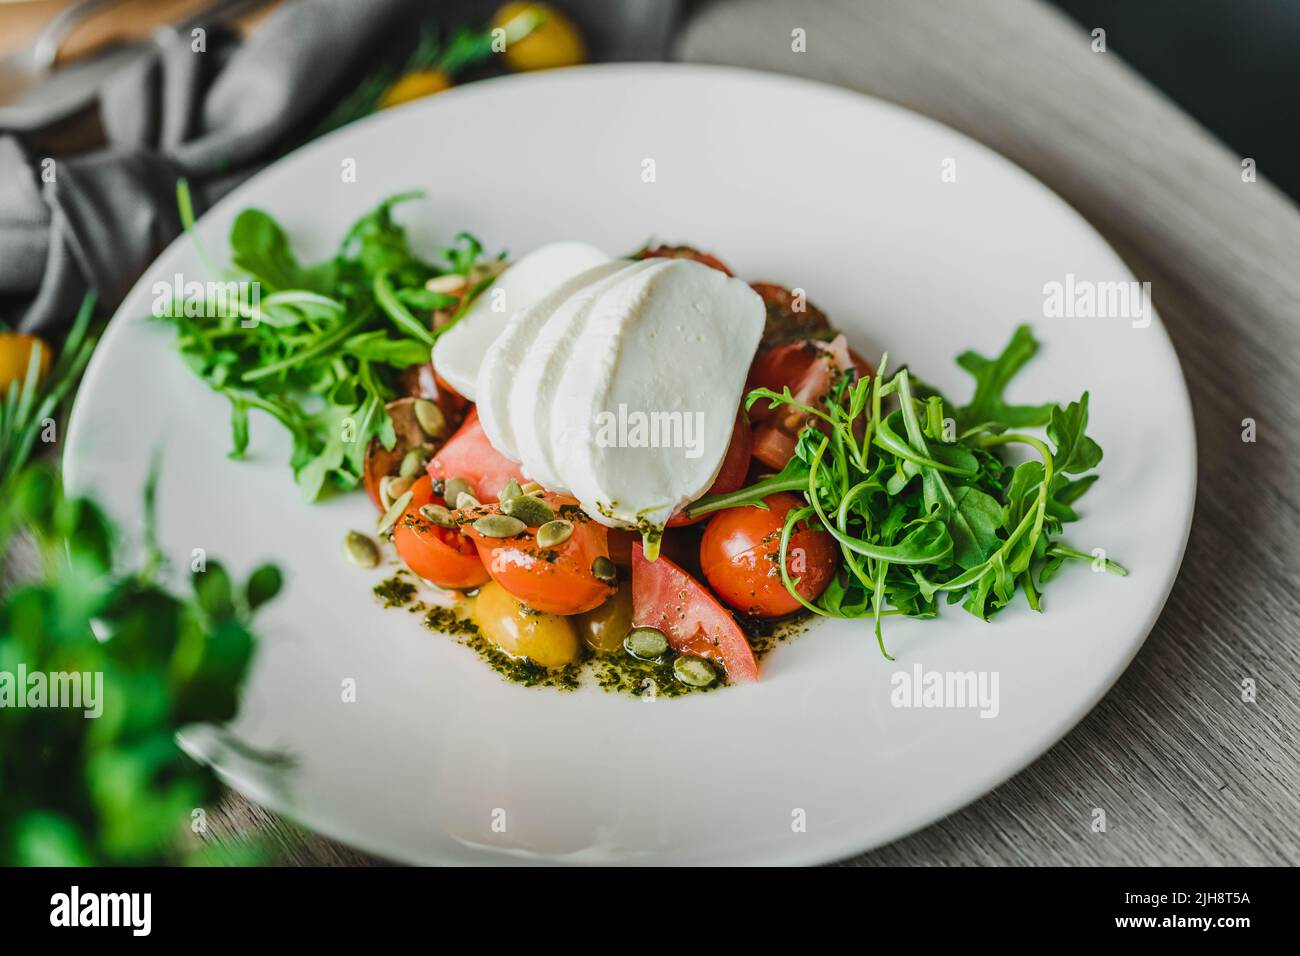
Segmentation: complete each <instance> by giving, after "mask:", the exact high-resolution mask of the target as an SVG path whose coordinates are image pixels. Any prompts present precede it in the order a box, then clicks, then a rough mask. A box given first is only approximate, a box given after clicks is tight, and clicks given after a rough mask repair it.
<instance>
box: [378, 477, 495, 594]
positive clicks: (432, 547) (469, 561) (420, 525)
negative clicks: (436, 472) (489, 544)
mask: <svg viewBox="0 0 1300 956" xmlns="http://www.w3.org/2000/svg"><path fill="white" fill-rule="evenodd" d="M435 500H437V499H435V498H434V495H433V479H432V478H429V477H428V476H427V475H426V476H424V477H423V478H420V479H419V480H418V481H416V482H415V484H413V485H412V486H411V504H410V505H409V506H408V507H407V509H406V511H405V512H404V513H403V514H402V516H401V517H400V518H398V519H397V525H396V526H395V528H394V529H393V543H394V544H395V545H397V554H398V556H399V557H400V558H401V559H402V560H403V561H405V562H406V566H407V567H409V568H410V569H411V570H412V571H414V572H415V573H416V574H418V575H419V576H420V577H422V578H425V579H426V580H429V581H432V582H433V583H434V584H436V585H438V587H442V588H454V589H456V590H459V591H465V590H469V589H470V588H476V587H479V586H480V585H483V584H486V583H487V582H488V581H489V580H490V578H489V575H488V572H487V569H486V568H484V567H483V562H482V561H481V560H479V556H478V551H477V549H475V547H474V542H473V541H471V540H470V539H469V538H468V537H467V536H466V535H464V534H462V533H461V532H459V531H457V530H455V529H454V528H439V527H438V526H437V525H435V524H433V523H432V522H430V521H429V520H428V519H427V518H425V517H424V516H423V515H421V514H420V508H421V507H423V506H424V505H427V504H429V503H430V502H431V501H435Z"/></svg>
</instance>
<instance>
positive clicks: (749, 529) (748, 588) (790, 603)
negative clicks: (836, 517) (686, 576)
mask: <svg viewBox="0 0 1300 956" xmlns="http://www.w3.org/2000/svg"><path fill="white" fill-rule="evenodd" d="M764 501H766V503H767V506H768V507H767V510H764V509H762V508H755V507H752V506H748V505H747V506H744V507H741V508H728V509H727V510H726V511H719V512H718V513H717V515H716V516H715V517H714V519H713V520H712V521H710V522H709V526H708V527H707V528H705V529H704V538H703V540H701V541H700V568H701V570H703V571H704V577H705V578H706V579H707V580H708V582H709V586H710V587H711V588H713V590H714V591H715V592H716V593H717V594H718V596H719V597H721V598H722V599H723V600H724V601H726V602H727V603H728V604H730V605H731V606H732V607H734V608H735V609H736V610H738V611H741V612H743V613H745V614H748V615H750V616H751V617H780V616H781V615H783V614H790V613H791V612H793V611H797V610H798V609H799V608H800V606H801V605H800V604H799V602H798V601H797V600H796V599H795V597H794V595H792V594H791V593H790V592H789V591H787V590H786V588H785V584H783V583H782V581H781V566H780V555H781V529H782V528H783V527H784V526H785V517H786V515H787V514H788V513H789V512H790V509H792V508H800V507H802V506H803V501H802V500H801V499H800V498H799V497H797V496H796V495H792V494H789V493H785V492H782V493H781V494H776V495H771V496H769V497H768V498H765V499H764ZM838 564H839V549H838V548H837V547H836V545H835V539H834V538H833V537H831V535H830V534H829V533H828V532H826V531H824V530H821V529H820V528H818V529H813V528H812V527H810V526H809V525H808V523H807V522H801V523H800V524H799V525H797V526H796V527H795V529H794V532H793V533H792V534H791V535H790V544H789V547H788V548H787V549H786V567H787V570H788V571H789V572H790V577H791V578H794V579H797V580H798V581H799V583H798V584H797V585H796V590H798V592H799V593H800V594H801V595H803V597H804V599H805V600H808V601H812V600H814V599H815V598H816V597H817V596H818V595H820V594H821V593H822V591H824V590H826V585H827V584H829V583H830V580H831V578H832V577H833V576H834V574H835V568H836V567H837V566H838Z"/></svg>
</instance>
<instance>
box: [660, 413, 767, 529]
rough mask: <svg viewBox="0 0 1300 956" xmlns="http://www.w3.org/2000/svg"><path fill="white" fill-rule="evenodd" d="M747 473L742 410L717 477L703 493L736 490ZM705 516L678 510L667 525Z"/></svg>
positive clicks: (738, 415)
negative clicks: (693, 515)
mask: <svg viewBox="0 0 1300 956" xmlns="http://www.w3.org/2000/svg"><path fill="white" fill-rule="evenodd" d="M747 474H749V427H748V426H747V425H746V424H745V413H744V411H743V410H742V411H738V412H737V413H736V426H735V428H733V429H732V431H731V444H729V445H728V446H727V454H726V455H724V456H723V458H722V466H721V467H720V468H719V469H718V477H716V478H714V479H713V484H711V485H709V490H708V491H706V492H705V494H708V495H721V494H726V493H727V492H728V491H736V490H737V489H738V488H740V487H741V486H742V485H744V483H745V476H746V475H747ZM707 517H708V515H700V516H699V517H698V518H688V517H686V513H685V512H683V511H679V512H678V513H677V514H675V515H673V516H672V517H671V518H669V519H668V527H670V528H680V527H682V526H684V525H688V524H695V523H696V522H697V521H703V520H704V519H705V518H707Z"/></svg>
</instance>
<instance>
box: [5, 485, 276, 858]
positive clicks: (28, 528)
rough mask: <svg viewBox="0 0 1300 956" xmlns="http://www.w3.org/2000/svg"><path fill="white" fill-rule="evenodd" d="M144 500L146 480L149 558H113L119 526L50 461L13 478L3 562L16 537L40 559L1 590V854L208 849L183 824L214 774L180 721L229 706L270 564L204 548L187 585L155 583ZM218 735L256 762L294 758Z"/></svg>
mask: <svg viewBox="0 0 1300 956" xmlns="http://www.w3.org/2000/svg"><path fill="white" fill-rule="evenodd" d="M153 499H154V488H153V482H152V480H151V481H150V482H149V484H148V486H147V487H146V489H145V501H146V509H145V510H146V518H145V542H144V543H145V555H144V557H143V560H142V561H141V562H140V563H139V564H138V565H134V566H131V567H124V566H122V556H121V553H120V551H121V549H120V548H119V540H120V538H119V535H118V533H117V531H116V530H115V529H114V528H113V527H112V525H111V524H110V522H109V521H108V519H107V518H106V517H105V515H104V514H103V512H102V511H100V509H99V508H98V507H96V505H95V504H94V503H93V502H91V501H89V500H86V499H79V498H72V497H68V496H66V495H65V494H64V493H63V490H62V489H61V487H60V484H59V480H58V477H57V474H56V473H55V472H54V470H53V469H52V468H50V467H46V466H29V467H28V468H27V469H25V470H24V471H22V472H21V473H20V474H19V475H18V476H17V478H16V479H15V480H14V481H13V483H12V486H11V493H10V494H9V495H8V498H7V500H6V508H5V511H4V522H3V524H0V562H2V561H3V560H4V558H5V557H6V556H7V555H8V554H9V553H10V551H9V546H10V545H11V543H12V542H14V541H15V540H16V539H17V537H18V535H19V534H25V535H28V536H30V538H31V539H32V540H33V542H34V543H35V546H36V549H37V555H38V557H39V559H40V570H39V572H38V573H37V574H36V576H35V579H34V580H30V579H29V580H25V581H24V582H23V583H20V584H16V585H14V586H13V587H11V588H9V589H8V590H7V591H6V592H5V593H3V594H0V702H2V703H3V705H4V706H3V708H0V715H2V716H0V792H2V793H3V795H4V796H3V799H0V864H4V865H6V866H12V865H18V866H90V865H95V866H104V865H141V864H159V863H179V862H204V861H205V860H206V859H207V854H206V853H205V852H204V845H203V842H202V841H201V840H199V839H196V837H195V834H199V835H201V834H202V833H203V832H204V831H205V829H206V815H207V814H208V813H209V812H211V811H212V809H213V808H214V807H215V805H216V803H217V801H218V800H219V798H220V795H221V793H222V787H221V784H220V782H219V780H218V779H217V777H216V775H215V774H214V773H213V772H212V770H211V768H209V767H206V766H203V765H201V764H199V763H196V762H195V761H194V760H193V759H192V758H191V757H190V756H188V755H187V754H186V753H185V752H183V751H182V750H181V749H180V747H179V746H177V743H176V732H177V731H178V730H180V729H181V728H183V727H186V726H189V725H193V724H196V723H204V724H224V723H226V722H228V721H229V720H230V719H231V718H232V717H233V716H234V715H235V713H236V711H237V709H238V704H239V695H240V691H241V688H242V686H243V683H244V680H245V678H246V677H247V674H248V671H249V667H250V664H251V662H252V658H253V655H254V653H255V650H256V646H257V642H256V639H255V637H254V635H253V632H252V630H251V622H252V617H253V614H254V612H255V611H257V609H258V608H260V607H262V606H263V605H265V604H266V603H267V602H269V601H271V600H272V599H273V598H274V597H275V596H276V594H277V593H278V592H279V590H280V585H281V579H280V572H279V570H278V569H277V568H275V567H274V566H272V565H263V566H261V567H259V568H257V569H256V570H254V571H253V572H252V574H251V575H250V576H249V577H248V579H247V580H246V581H243V582H239V581H238V580H236V579H235V578H234V577H232V576H231V575H230V573H229V572H227V571H226V569H225V568H224V567H222V565H221V564H220V563H218V562H217V561H215V560H213V559H207V560H206V561H205V562H203V563H202V564H194V565H192V566H191V570H192V572H193V573H192V574H191V584H190V588H189V593H184V592H182V593H180V594H177V593H173V592H172V591H171V590H169V589H167V588H165V587H164V586H163V585H162V584H161V583H160V580H159V578H160V574H159V572H160V570H161V569H162V568H163V567H164V566H165V561H164V559H163V556H162V554H161V552H160V550H159V548H158V544H157V542H156V541H155V539H154V527H155V525H154V515H153ZM29 577H30V576H29ZM20 678H21V682H20ZM60 685H62V686H63V687H64V688H65V692H64V693H63V694H62V695H61V696H56V694H57V693H58V691H57V688H58V687H59V686H60ZM42 686H43V687H44V688H45V689H44V691H40V692H39V693H40V696H39V697H38V696H37V693H38V690H37V688H40V687H42ZM72 688H75V689H72ZM19 695H21V697H22V699H21V702H20V700H19ZM216 733H218V734H219V736H220V739H221V740H222V742H223V743H224V744H226V745H227V747H228V748H229V749H231V750H234V751H236V752H238V753H240V754H241V755H244V756H246V757H249V758H251V759H254V760H257V761H259V762H263V763H266V764H267V765H273V764H283V763H286V762H288V761H289V760H290V759H291V758H290V757H289V756H288V755H285V754H264V753H260V752H258V751H257V750H254V749H253V748H251V747H249V746H248V745H247V744H246V743H243V742H241V741H239V740H237V739H236V738H234V737H232V736H231V735H230V733H229V732H228V731H224V730H218V731H216ZM248 849H249V851H251V855H250V853H243V854H241V855H242V856H244V857H245V858H246V859H245V860H244V862H251V863H256V862H260V861H261V857H262V856H263V855H264V853H263V850H262V848H258V847H249V848H248Z"/></svg>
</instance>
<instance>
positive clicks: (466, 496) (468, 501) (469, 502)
mask: <svg viewBox="0 0 1300 956" xmlns="http://www.w3.org/2000/svg"><path fill="white" fill-rule="evenodd" d="M482 503H483V502H481V501H479V500H478V499H477V498H475V497H474V496H473V495H471V494H470V493H469V492H468V491H462V492H461V493H460V494H458V495H457V496H456V507H457V508H458V509H459V508H477V507H478V506H479V505H481V504H482Z"/></svg>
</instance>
